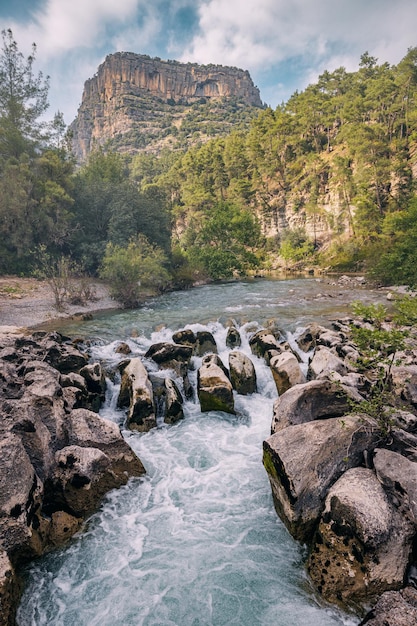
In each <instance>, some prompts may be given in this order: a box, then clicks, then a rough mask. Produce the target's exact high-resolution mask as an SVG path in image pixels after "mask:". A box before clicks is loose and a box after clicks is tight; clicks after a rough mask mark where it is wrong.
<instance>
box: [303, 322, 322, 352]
mask: <svg viewBox="0 0 417 626" xmlns="http://www.w3.org/2000/svg"><path fill="white" fill-rule="evenodd" d="M326 330H327V329H326V328H324V326H320V325H319V324H316V323H313V324H310V325H309V326H307V328H305V329H304V330H303V332H302V333H301V334H300V335H299V336H298V337H297V339H296V341H297V344H298V347H299V348H301V350H302V351H303V352H310V350H312V348H315V347H316V345H317V339H318V338H319V337H320V335H321V333H323V332H325V331H326Z"/></svg>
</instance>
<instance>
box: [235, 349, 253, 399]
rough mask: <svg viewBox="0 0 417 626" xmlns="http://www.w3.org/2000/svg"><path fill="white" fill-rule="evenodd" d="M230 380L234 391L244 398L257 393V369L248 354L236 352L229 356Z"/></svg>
mask: <svg viewBox="0 0 417 626" xmlns="http://www.w3.org/2000/svg"><path fill="white" fill-rule="evenodd" d="M229 369H230V380H231V383H232V387H233V389H235V390H236V391H237V393H240V394H242V395H244V396H246V395H248V394H251V393H255V391H256V372H255V367H254V365H253V363H252V361H251V360H250V358H249V357H247V356H246V354H243V352H240V351H238V350H234V351H233V352H230V354H229Z"/></svg>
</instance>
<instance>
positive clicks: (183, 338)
mask: <svg viewBox="0 0 417 626" xmlns="http://www.w3.org/2000/svg"><path fill="white" fill-rule="evenodd" d="M172 341H173V342H174V343H178V344H180V345H183V346H189V347H191V348H194V346H195V344H196V343H197V337H196V336H195V333H194V331H192V330H191V329H190V328H184V329H183V330H178V331H177V332H176V333H174V334H173V335H172Z"/></svg>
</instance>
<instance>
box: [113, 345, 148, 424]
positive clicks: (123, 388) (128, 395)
mask: <svg viewBox="0 0 417 626" xmlns="http://www.w3.org/2000/svg"><path fill="white" fill-rule="evenodd" d="M121 367H122V380H121V384H120V393H119V397H118V400H117V405H118V406H119V407H124V406H129V410H128V417H127V426H128V427H129V428H130V429H132V430H139V431H141V432H144V431H147V430H150V429H151V428H154V427H155V426H156V417H155V410H154V405H153V392H152V384H151V382H150V380H149V376H148V372H147V371H146V369H145V366H144V365H143V363H142V361H141V360H140V359H139V358H138V357H136V358H134V359H131V360H130V361H128V362H127V364H126V363H124V364H122V365H121Z"/></svg>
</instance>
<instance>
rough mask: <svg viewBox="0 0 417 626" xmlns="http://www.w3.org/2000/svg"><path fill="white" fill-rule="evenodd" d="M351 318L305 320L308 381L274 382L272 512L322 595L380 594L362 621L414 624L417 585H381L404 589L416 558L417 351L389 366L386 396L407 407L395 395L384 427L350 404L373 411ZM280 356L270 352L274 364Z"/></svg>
mask: <svg viewBox="0 0 417 626" xmlns="http://www.w3.org/2000/svg"><path fill="white" fill-rule="evenodd" d="M349 323H352V320H338V321H336V322H334V323H333V327H334V329H335V330H328V329H326V328H324V327H322V326H319V325H318V324H312V325H310V326H309V327H308V328H306V329H305V331H304V332H303V333H302V334H301V335H300V336H299V337H298V340H297V343H298V345H299V347H300V349H301V350H303V351H306V352H307V351H311V350H314V353H313V355H312V357H311V359H310V364H309V377H310V378H312V380H310V381H309V382H306V383H301V384H295V385H294V386H292V387H290V388H287V389H286V390H285V389H284V388H283V387H281V393H280V396H279V398H278V399H277V400H276V401H275V403H274V410H273V418H272V426H271V431H272V435H271V437H269V438H268V439H267V440H266V441H265V442H264V465H265V468H266V471H267V472H268V476H269V480H270V483H271V489H272V494H273V499H274V504H275V508H276V510H277V513H278V515H279V516H280V517H281V519H282V520H283V522H284V523H285V525H286V526H287V528H288V530H289V531H290V533H291V534H292V535H293V536H294V537H295V538H296V539H298V540H300V541H302V542H307V543H308V545H309V558H308V572H309V574H310V577H311V580H312V582H313V583H314V585H315V586H316V588H317V590H318V591H319V592H320V593H321V594H322V595H323V597H324V598H325V599H326V600H328V601H330V602H334V603H338V604H342V605H343V606H355V607H357V606H358V605H360V604H369V602H370V601H373V600H375V599H376V598H377V597H378V596H380V595H381V594H383V595H382V596H381V598H380V600H379V601H378V603H377V605H376V607H375V609H373V610H372V611H371V613H369V615H368V616H367V618H365V620H364V621H363V622H362V623H363V624H371V625H372V626H382V625H383V624H384V626H385V625H386V624H393V625H394V624H395V625H396V626H397V624H407V625H408V624H414V623H415V622H416V623H417V621H416V610H417V592H416V590H415V589H412V588H411V587H410V588H407V589H403V590H402V591H400V592H397V591H387V590H398V589H401V587H402V586H403V585H404V582H405V581H406V580H407V575H408V571H409V567H410V564H412V563H413V560H414V559H415V545H416V542H417V487H416V485H417V417H416V415H415V406H416V403H415V401H414V400H415V398H414V391H413V389H414V388H413V384H414V383H413V377H415V376H416V371H417V354H416V352H415V350H414V349H413V347H411V349H407V350H406V351H405V352H404V353H401V354H400V355H399V356H401V357H402V358H401V365H399V366H397V365H393V367H392V377H391V381H390V382H391V384H392V390H393V396H392V397H393V399H394V397H395V396H396V397H397V398H398V399H399V400H400V401H402V402H403V401H404V400H405V401H407V402H408V407H409V408H408V410H407V409H406V408H405V407H403V408H402V409H396V408H394V407H395V406H396V404H395V402H394V400H393V402H394V406H393V408H392V411H391V413H390V415H389V422H388V429H389V431H388V433H387V430H386V428H387V426H386V424H384V422H383V419H382V418H383V416H382V415H381V413H379V414H375V415H374V417H371V416H370V415H367V414H365V413H362V412H356V413H353V412H352V407H356V411H358V409H359V411H362V410H363V409H365V408H366V409H367V410H369V411H372V406H373V405H372V395H371V394H372V391H373V389H374V382H373V380H372V376H369V377H367V375H366V372H365V374H362V373H359V372H357V371H355V367H354V364H355V361H356V360H357V358H358V356H359V352H358V348H357V347H356V346H355V345H354V344H353V343H352V342H351V340H350V336H349ZM358 323H359V322H358ZM360 324H361V325H362V326H363V325H364V323H363V322H360ZM368 326H369V323H368ZM282 358H283V355H282V354H280V355H278V354H276V353H275V354H274V353H273V352H272V351H271V352H270V365H271V369H272V371H273V373H274V369H275V368H276V365H277V364H279V363H280V360H281V359H282ZM291 364H292V365H293V364H294V361H293V360H291ZM275 377H276V373H274V378H275ZM279 383H280V384H282V381H281V380H279ZM277 388H278V390H279V389H280V387H278V385H277ZM394 394H395V396H394ZM416 397H417V394H416ZM369 399H371V400H370V401H369V403H368V404H366V403H363V400H369ZM361 403H362V404H361ZM374 406H376V405H374ZM361 407H363V409H362V408H361ZM384 429H385V430H384ZM384 592H386V593H384ZM397 610H398V617H397V615H396V613H395V611H397ZM393 616H394V617H393ZM384 620H387V621H384ZM389 620H393V621H389ZM407 620H411V621H407Z"/></svg>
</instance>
